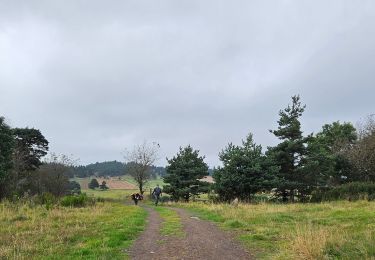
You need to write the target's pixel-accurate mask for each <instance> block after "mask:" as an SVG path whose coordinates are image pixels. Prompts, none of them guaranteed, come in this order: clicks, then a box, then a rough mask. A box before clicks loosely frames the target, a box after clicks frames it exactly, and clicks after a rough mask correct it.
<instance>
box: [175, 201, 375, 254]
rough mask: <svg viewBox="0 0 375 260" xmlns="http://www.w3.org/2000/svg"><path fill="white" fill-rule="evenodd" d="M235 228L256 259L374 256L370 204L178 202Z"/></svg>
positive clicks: (374, 225)
mask: <svg viewBox="0 0 375 260" xmlns="http://www.w3.org/2000/svg"><path fill="white" fill-rule="evenodd" d="M178 206H181V207H184V208H187V209H190V210H192V211H194V212H195V213H197V214H198V215H199V216H200V217H201V218H203V219H206V220H210V221H214V222H217V223H219V225H220V226H221V227H222V228H224V229H228V230H232V231H234V232H236V234H237V235H238V238H239V239H240V240H241V241H242V242H243V243H244V244H245V245H246V246H247V247H248V248H249V249H250V250H251V252H252V253H253V254H254V255H255V256H256V257H257V258H260V259H374V258H375V246H374V245H375V222H374V219H375V203H374V202H368V201H357V202H347V201H340V202H330V203H321V204H287V205H277V204H258V205H249V204H240V205H239V206H238V207H233V206H231V205H228V204H203V203H190V204H183V203H182V204H178Z"/></svg>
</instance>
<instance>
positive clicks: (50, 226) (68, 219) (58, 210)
mask: <svg viewBox="0 0 375 260" xmlns="http://www.w3.org/2000/svg"><path fill="white" fill-rule="evenodd" d="M145 218H146V212H145V211H144V210H143V209H142V208H139V207H134V206H129V205H124V204H123V203H118V202H97V203H96V204H95V205H93V206H86V207H82V208H70V207H61V206H53V207H52V208H51V209H46V207H45V206H38V205H30V204H29V203H27V202H24V203H21V202H19V203H17V204H11V203H8V202H2V203H1V204H0V234H1V236H0V258H1V259H124V257H125V256H126V254H125V253H124V252H125V251H124V250H126V249H127V248H129V247H130V245H131V244H132V242H133V240H134V239H135V238H136V237H137V235H138V234H139V233H140V232H141V231H142V230H143V228H144V225H145Z"/></svg>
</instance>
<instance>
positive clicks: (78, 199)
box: [60, 193, 95, 207]
mask: <svg viewBox="0 0 375 260" xmlns="http://www.w3.org/2000/svg"><path fill="white" fill-rule="evenodd" d="M60 204H61V206H63V207H84V206H87V205H93V204H95V199H93V198H89V197H88V196H87V195H86V193H82V194H79V195H68V196H65V197H63V198H62V199H61V201H60Z"/></svg>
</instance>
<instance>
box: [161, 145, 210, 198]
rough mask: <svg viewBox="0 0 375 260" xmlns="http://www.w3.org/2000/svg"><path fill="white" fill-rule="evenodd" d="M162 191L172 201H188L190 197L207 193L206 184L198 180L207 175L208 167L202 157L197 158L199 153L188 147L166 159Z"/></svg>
mask: <svg viewBox="0 0 375 260" xmlns="http://www.w3.org/2000/svg"><path fill="white" fill-rule="evenodd" d="M167 162H168V165H167V167H166V175H165V176H164V182H165V183H167V185H166V186H164V191H165V192H166V193H168V194H170V195H171V196H172V198H173V199H174V200H176V201H177V200H180V199H183V200H185V201H189V199H190V197H191V196H194V195H198V194H199V193H201V192H205V191H207V188H208V183H206V182H202V181H200V180H199V179H201V178H203V177H204V176H207V175H208V166H207V164H206V163H205V162H204V156H199V151H198V150H194V149H193V148H192V147H191V146H190V145H188V146H186V147H184V148H182V147H180V150H179V152H178V153H177V155H176V156H174V157H173V158H171V159H168V158H167Z"/></svg>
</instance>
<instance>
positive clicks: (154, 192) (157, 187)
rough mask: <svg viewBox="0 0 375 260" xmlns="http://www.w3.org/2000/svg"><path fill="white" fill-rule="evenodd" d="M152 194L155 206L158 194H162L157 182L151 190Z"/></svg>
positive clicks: (158, 198) (158, 197) (157, 201)
mask: <svg viewBox="0 0 375 260" xmlns="http://www.w3.org/2000/svg"><path fill="white" fill-rule="evenodd" d="M152 195H153V196H154V199H155V206H157V205H158V203H159V200H160V196H161V195H162V191H161V189H160V187H159V184H157V185H156V187H155V189H154V191H153V192H152Z"/></svg>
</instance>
